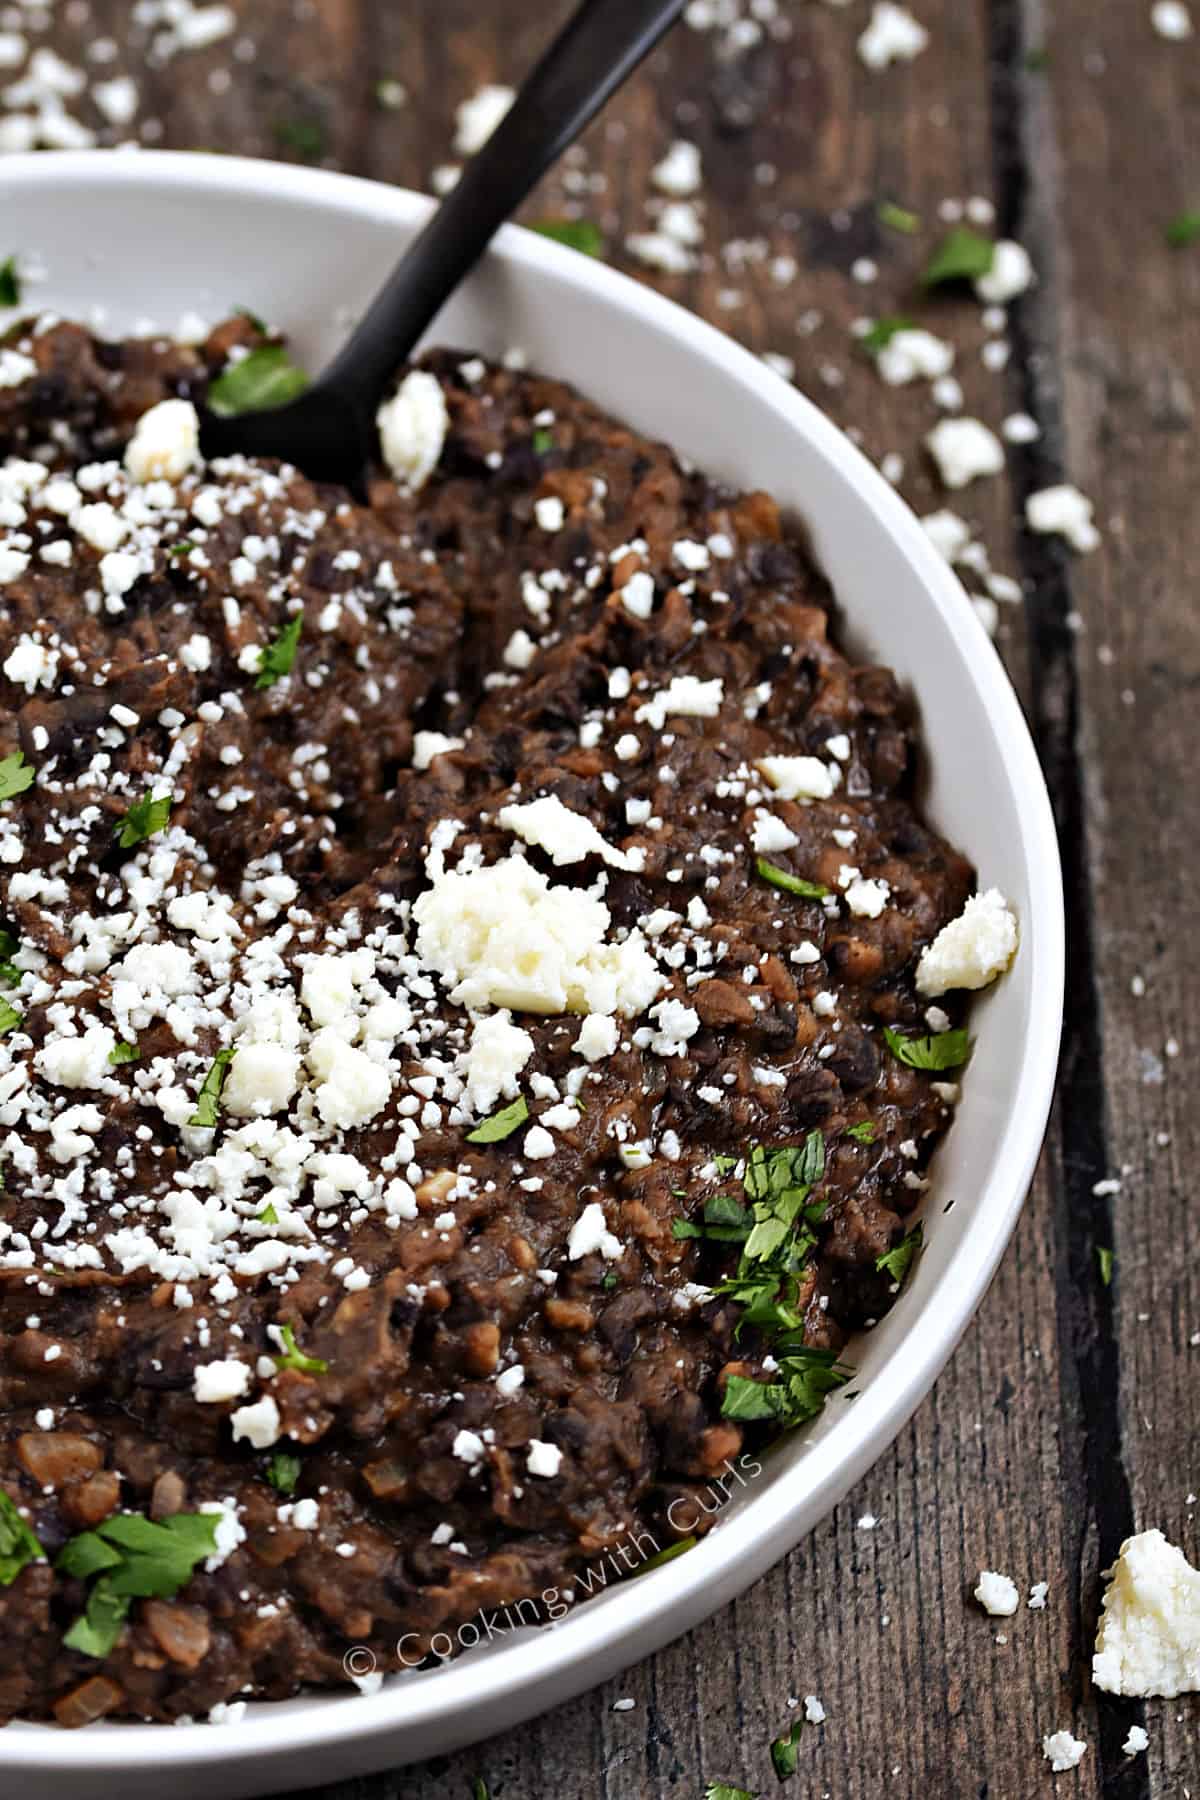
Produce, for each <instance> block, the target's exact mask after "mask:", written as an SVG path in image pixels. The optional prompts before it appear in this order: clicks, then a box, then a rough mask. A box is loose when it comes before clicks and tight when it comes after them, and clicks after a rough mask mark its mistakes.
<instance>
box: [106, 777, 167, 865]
mask: <svg viewBox="0 0 1200 1800" xmlns="http://www.w3.org/2000/svg"><path fill="white" fill-rule="evenodd" d="M170 817H171V796H170V794H153V793H151V791H150V790H149V788H147V790H146V792H145V793H144V794H143V795H142V797H141V799H140V800H135V801H134V803H133V805H132V806H131V807H130V808H129V811H128V812H127V813H126V814H125V817H124V818H123V819H119V820H118V821H117V823H116V824H115V825H114V826H113V835H114V836H115V837H116V839H117V841H118V842H119V844H120V846H121V848H122V850H132V849H133V846H134V845H135V844H141V843H144V842H145V840H146V839H147V838H152V837H154V836H155V835H156V834H157V833H158V832H160V831H163V830H165V829H166V824H167V821H168V819H169V818H170Z"/></svg>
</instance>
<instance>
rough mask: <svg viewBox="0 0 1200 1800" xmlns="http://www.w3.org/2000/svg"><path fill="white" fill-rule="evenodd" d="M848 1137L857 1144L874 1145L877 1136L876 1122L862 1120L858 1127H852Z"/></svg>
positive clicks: (847, 1134)
mask: <svg viewBox="0 0 1200 1800" xmlns="http://www.w3.org/2000/svg"><path fill="white" fill-rule="evenodd" d="M846 1136H847V1137H849V1138H853V1139H854V1141H855V1143H856V1144H873V1143H874V1142H875V1136H876V1132H875V1124H874V1121H873V1120H871V1119H860V1120H859V1122H858V1124H857V1125H851V1127H850V1129H849V1130H848V1131H847V1133H846Z"/></svg>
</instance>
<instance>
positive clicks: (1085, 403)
mask: <svg viewBox="0 0 1200 1800" xmlns="http://www.w3.org/2000/svg"><path fill="white" fill-rule="evenodd" d="M1025 11H1026V14H1027V18H1026V30H1027V33H1028V34H1029V35H1030V36H1031V37H1033V36H1034V34H1036V36H1037V41H1044V43H1045V45H1046V49H1047V57H1048V60H1047V68H1046V73H1045V75H1044V76H1042V77H1041V78H1039V79H1036V80H1031V82H1030V86H1031V87H1032V88H1033V89H1034V90H1035V92H1034V93H1033V94H1032V95H1031V97H1030V105H1029V108H1028V121H1029V130H1028V136H1027V140H1026V161H1027V165H1028V167H1029V169H1030V178H1031V187H1030V195H1029V201H1030V206H1029V217H1030V228H1031V230H1035V231H1036V232H1037V234H1038V236H1039V238H1040V239H1042V240H1044V241H1046V242H1047V244H1048V245H1049V243H1050V242H1051V240H1052V241H1053V243H1054V246H1055V250H1056V259H1057V265H1058V266H1057V272H1056V298H1057V305H1056V307H1055V309H1054V314H1053V316H1051V315H1050V314H1049V313H1048V312H1047V311H1046V310H1045V309H1042V310H1041V311H1040V312H1039V315H1038V317H1037V320H1036V325H1037V333H1038V336H1039V337H1040V338H1041V339H1042V340H1043V347H1044V348H1045V350H1046V351H1048V352H1053V351H1055V350H1056V351H1057V355H1056V356H1055V357H1054V358H1053V360H1051V357H1050V356H1049V355H1047V356H1046V357H1045V358H1042V359H1037V360H1035V362H1034V364H1033V368H1034V372H1035V381H1036V385H1037V387H1038V388H1039V390H1040V392H1041V395H1042V401H1043V405H1044V407H1045V410H1046V411H1047V413H1048V414H1049V415H1050V416H1051V418H1052V419H1053V418H1055V417H1057V420H1058V423H1059V425H1060V427H1061V430H1062V432H1063V433H1065V438H1066V442H1067V444H1068V445H1069V449H1070V467H1071V470H1072V475H1073V478H1074V479H1076V480H1077V481H1078V482H1079V485H1080V486H1081V487H1082V488H1083V489H1084V490H1085V491H1086V492H1087V493H1088V494H1089V495H1090V496H1091V498H1092V499H1093V500H1094V501H1095V503H1096V507H1097V518H1098V521H1099V522H1100V523H1101V525H1102V527H1103V529H1104V532H1105V545H1104V550H1103V553H1102V554H1097V555H1095V556H1093V557H1090V558H1088V559H1087V560H1086V561H1084V562H1081V563H1075V564H1072V565H1070V566H1069V567H1068V568H1066V570H1065V572H1064V573H1063V574H1061V575H1060V577H1059V579H1060V580H1062V581H1064V582H1065V585H1066V590H1067V592H1068V593H1069V595H1070V600H1071V604H1072V606H1073V608H1074V609H1075V610H1076V611H1077V613H1078V615H1079V620H1080V628H1079V631H1078V635H1077V638H1076V644H1075V652H1076V654H1075V668H1076V674H1075V681H1076V687H1077V694H1078V705H1079V724H1078V732H1079V741H1078V749H1079V761H1080V766H1081V769H1082V776H1083V780H1082V785H1081V790H1080V796H1079V799H1080V826H1081V835H1082V850H1083V853H1084V855H1085V856H1086V859H1087V868H1088V875H1089V881H1090V890H1091V913H1092V927H1091V946H1090V947H1091V955H1092V958H1093V962H1094V970H1095V979H1096V985H1097V990H1098V1003H1099V1011H1098V1015H1097V1028H1096V1048H1097V1052H1098V1054H1099V1056H1100V1058H1101V1059H1102V1063H1101V1066H1102V1070H1103V1082H1102V1085H1101V1081H1100V1078H1099V1074H1097V1075H1096V1077H1095V1078H1094V1080H1093V1083H1092V1086H1093V1090H1094V1097H1095V1101H1096V1103H1097V1107H1096V1110H1097V1114H1098V1117H1097V1119H1096V1125H1097V1128H1098V1129H1097V1133H1096V1135H1095V1137H1094V1138H1093V1143H1094V1144H1095V1145H1096V1146H1097V1147H1102V1148H1103V1149H1104V1150H1105V1152H1106V1161H1105V1166H1104V1167H1102V1168H1101V1167H1095V1166H1094V1167H1090V1168H1088V1169H1087V1170H1086V1172H1085V1173H1086V1177H1087V1178H1090V1179H1091V1180H1096V1179H1103V1178H1106V1177H1108V1178H1112V1177H1116V1178H1119V1179H1120V1180H1121V1182H1122V1187H1121V1191H1120V1193H1119V1194H1118V1195H1116V1196H1105V1195H1101V1196H1094V1195H1089V1194H1088V1192H1087V1185H1088V1183H1087V1180H1086V1179H1085V1180H1080V1181H1078V1182H1077V1189H1076V1192H1077V1201H1078V1204H1079V1205H1080V1206H1081V1207H1085V1208H1090V1213H1091V1216H1090V1219H1089V1221H1088V1233H1087V1235H1090V1236H1091V1238H1092V1239H1094V1242H1095V1243H1106V1244H1111V1245H1112V1246H1113V1247H1114V1249H1115V1252H1116V1280H1115V1286H1114V1289H1113V1292H1112V1295H1111V1302H1112V1310H1113V1316H1114V1322H1115V1326H1116V1331H1117V1334H1118V1341H1119V1345H1120V1386H1119V1397H1118V1394H1117V1393H1116V1392H1114V1391H1112V1389H1111V1387H1110V1388H1109V1389H1108V1391H1106V1392H1105V1393H1104V1394H1102V1395H1100V1396H1098V1397H1097V1398H1096V1401H1095V1406H1096V1409H1097V1410H1098V1411H1099V1410H1101V1409H1106V1410H1108V1411H1109V1412H1110V1413H1111V1414H1112V1417H1113V1419H1114V1421H1115V1425H1110V1431H1119V1442H1120V1447H1121V1450H1122V1452H1123V1457H1124V1461H1125V1464H1126V1467H1127V1468H1128V1470H1129V1476H1130V1487H1131V1493H1130V1513H1131V1515H1132V1519H1133V1521H1134V1522H1135V1523H1136V1526H1137V1528H1138V1529H1145V1528H1146V1527H1148V1526H1151V1525H1158V1526H1160V1527H1161V1528H1162V1529H1163V1530H1164V1531H1166V1532H1167V1534H1168V1535H1169V1536H1170V1537H1172V1538H1173V1539H1174V1541H1175V1542H1177V1543H1180V1544H1182V1545H1183V1546H1184V1547H1185V1548H1186V1549H1188V1550H1189V1552H1190V1553H1191V1554H1192V1556H1193V1557H1195V1555H1196V1552H1197V1548H1198V1544H1200V1538H1198V1535H1197V1529H1196V1515H1195V1493H1196V1490H1198V1489H1200V1436H1198V1431H1197V1407H1196V1398H1195V1396H1196V1367H1197V1362H1196V1359H1197V1356H1198V1354H1200V1338H1198V1337H1197V1333H1198V1332H1200V1270H1198V1258H1197V1248H1196V1238H1195V1233H1194V1229H1192V1228H1191V1227H1190V1224H1189V1220H1188V1217H1187V1213H1186V1211H1185V1209H1186V1208H1187V1206H1188V1198H1189V1197H1188V1194H1187V1192H1186V1189H1185V1187H1184V1179H1185V1171H1186V1170H1187V1169H1188V1168H1189V1167H1190V1166H1191V1163H1192V1161H1194V1158H1195V1155H1196V1151H1197V1142H1198V1128H1197V1118H1196V1111H1195V1107H1194V1106H1193V1105H1191V1104H1190V1099H1191V1096H1190V1093H1189V1091H1188V1088H1187V1085H1186V1078H1187V1071H1188V1069H1189V1067H1190V1066H1191V1063H1190V1061H1189V1059H1194V1057H1195V1055H1196V1051H1197V1045H1196V1037H1195V1023H1194V1021H1195V1018H1196V1009H1197V1002H1198V1000H1200V978H1198V976H1197V970H1196V965H1195V960H1194V958H1193V957H1191V956H1190V955H1189V954H1188V951H1187V941H1188V929H1189V918H1190V911H1191V909H1190V905H1189V900H1188V895H1189V893H1190V892H1191V891H1192V890H1193V889H1194V887H1195V884H1196V880H1197V876H1198V874H1200V868H1198V864H1200V856H1198V852H1197V847H1196V846H1197V839H1196V825H1197V822H1198V820H1200V810H1198V808H1197V802H1196V797H1195V786H1194V781H1195V766H1196V752H1195V718H1196V690H1197V687H1198V686H1200V633H1198V632H1197V628H1196V612H1195V605H1194V598H1193V584H1194V573H1193V571H1194V569H1195V567H1196V563H1197V557H1198V555H1200V524H1198V523H1197V517H1196V509H1195V506H1194V504H1193V501H1192V493H1191V490H1192V488H1193V486H1194V472H1195V459H1194V439H1193V436H1192V429H1193V425H1194V407H1195V398H1196V396H1195V385H1196V382H1197V379H1198V377H1200V338H1198V334H1197V331H1196V325H1195V318H1196V308H1197V301H1198V299H1200V262H1198V261H1197V258H1196V253H1195V251H1192V252H1191V253H1188V252H1186V251H1182V252H1181V251H1173V250H1171V249H1170V248H1169V247H1168V245H1167V243H1166V241H1165V235H1164V232H1165V226H1166V224H1167V222H1168V221H1169V220H1170V219H1171V218H1172V217H1173V216H1174V215H1175V214H1176V213H1178V212H1180V211H1182V210H1183V209H1184V208H1186V207H1189V206H1191V207H1194V206H1195V205H1196V200H1197V195H1198V194H1200V160H1198V158H1197V154H1196V132H1195V126H1196V121H1197V118H1198V117H1200V57H1198V56H1197V52H1196V49H1195V46H1194V44H1174V43H1169V42H1166V41H1164V40H1163V39H1162V38H1160V37H1158V36H1156V34H1155V33H1154V31H1153V29H1152V26H1151V22H1150V18H1149V8H1142V7H1137V8H1105V9H1103V10H1101V11H1098V12H1097V11H1093V10H1092V9H1090V8H1085V7H1081V6H1079V7H1077V6H1063V7H1060V8H1058V9H1056V13H1055V15H1054V16H1052V17H1051V18H1050V19H1049V20H1046V19H1044V18H1043V17H1042V15H1041V9H1039V8H1038V7H1036V6H1034V5H1028V6H1027V7H1026V9H1025ZM1038 90H1040V92H1039V91H1038ZM1151 122H1153V123H1151ZM1054 146H1057V147H1058V151H1057V154H1054V153H1053V147H1054ZM1083 146H1086V153H1085V154H1081V153H1080V149H1081V148H1082V147H1083ZM1055 333H1056V334H1057V344H1055V343H1054V341H1053V339H1054V334H1055ZM1055 369H1056V370H1057V371H1058V372H1059V374H1060V377H1061V393H1060V392H1059V391H1058V390H1057V382H1056V380H1054V378H1053V377H1052V374H1051V371H1052V370H1055ZM1039 371H1040V373H1039ZM1058 453H1059V450H1058V441H1057V434H1056V435H1055V436H1052V437H1051V439H1050V441H1049V444H1048V447H1047V459H1046V460H1045V461H1044V462H1042V461H1041V460H1040V459H1039V460H1038V461H1037V462H1036V463H1035V466H1034V468H1033V470H1032V471H1031V474H1032V476H1033V477H1034V478H1036V479H1038V480H1039V481H1040V480H1041V479H1043V478H1045V477H1046V476H1048V475H1053V474H1055V473H1056V472H1057V471H1056V469H1055V466H1054V461H1055V458H1056V457H1057V455H1058ZM1048 572H1049V574H1050V579H1051V580H1053V579H1054V571H1053V570H1050V571H1048ZM1143 984H1144V990H1145V991H1144V993H1141V992H1137V991H1135V989H1139V990H1140V989H1141V988H1142V986H1143ZM1172 1049H1174V1050H1175V1051H1176V1054H1172ZM1075 1273H1076V1275H1077V1276H1080V1275H1082V1274H1083V1271H1082V1270H1079V1269H1077V1270H1076V1271H1075ZM1118 1398H1119V1413H1118V1412H1117V1407H1118ZM1097 1510H1098V1521H1099V1526H1100V1530H1099V1540H1100V1541H1099V1543H1098V1545H1097V1546H1096V1549H1095V1553H1094V1554H1093V1555H1091V1556H1089V1558H1088V1563H1087V1566H1086V1568H1085V1571H1084V1581H1085V1604H1086V1611H1087V1618H1088V1622H1089V1624H1090V1622H1091V1619H1092V1617H1093V1616H1094V1607H1095V1604H1096V1598H1097V1592H1098V1587H1099V1581H1098V1575H1097V1571H1098V1569H1099V1568H1100V1567H1102V1566H1103V1565H1104V1564H1105V1563H1106V1561H1107V1560H1108V1559H1109V1557H1110V1556H1111V1555H1112V1553H1113V1552H1114V1551H1115V1549H1116V1548H1117V1545H1116V1542H1115V1541H1114V1539H1115V1537H1116V1536H1117V1535H1119V1533H1118V1532H1117V1530H1116V1521H1115V1520H1114V1521H1112V1528H1111V1529H1110V1530H1108V1531H1105V1529H1104V1526H1105V1523H1106V1521H1105V1515H1104V1507H1103V1496H1101V1504H1100V1505H1099V1507H1098V1509H1097ZM1129 1716H1132V1713H1131V1711H1130V1709H1128V1708H1114V1707H1112V1706H1111V1704H1108V1703H1106V1704H1105V1706H1104V1707H1103V1708H1102V1709H1101V1718H1102V1720H1106V1721H1107V1724H1106V1727H1105V1729H1104V1730H1103V1731H1102V1734H1101V1751H1102V1754H1103V1755H1104V1758H1105V1761H1106V1764H1107V1766H1108V1768H1109V1769H1110V1770H1114V1771H1115V1772H1116V1776H1117V1778H1118V1779H1120V1778H1121V1775H1122V1773H1123V1771H1122V1768H1121V1765H1122V1763H1123V1762H1124V1758H1123V1757H1122V1756H1121V1754H1120V1749H1119V1744H1120V1739H1121V1737H1122V1735H1123V1730H1124V1726H1125V1722H1126V1719H1127V1717H1129ZM1198 1718H1200V1715H1198V1713H1197V1704H1196V1701H1195V1700H1194V1699H1193V1700H1190V1701H1187V1700H1185V1701H1180V1702H1174V1703H1172V1702H1163V1701H1159V1702H1150V1703H1148V1704H1147V1706H1146V1708H1145V1723H1146V1726H1147V1728H1148V1730H1149V1732H1150V1737H1151V1747H1150V1751H1149V1765H1150V1771H1151V1779H1152V1784H1153V1785H1152V1791H1153V1792H1155V1793H1164V1794H1167V1793H1176V1792H1183V1791H1185V1786H1186V1784H1187V1783H1188V1782H1189V1781H1192V1782H1194V1780H1195V1777H1196V1772H1197V1751H1196V1733H1197V1724H1198ZM1113 1791H1116V1789H1115V1788H1114V1790H1113Z"/></svg>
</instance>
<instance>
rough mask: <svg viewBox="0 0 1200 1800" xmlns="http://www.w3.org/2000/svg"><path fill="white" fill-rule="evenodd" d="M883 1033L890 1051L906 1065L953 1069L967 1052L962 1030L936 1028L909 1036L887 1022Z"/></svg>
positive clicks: (969, 1041)
mask: <svg viewBox="0 0 1200 1800" xmlns="http://www.w3.org/2000/svg"><path fill="white" fill-rule="evenodd" d="M883 1035H884V1037H885V1038H886V1039H887V1047H888V1049H889V1050H890V1051H891V1053H892V1055H893V1056H895V1057H897V1058H899V1060H900V1061H901V1062H902V1063H907V1065H908V1067H909V1068H910V1069H935V1070H936V1069H957V1068H959V1067H961V1065H962V1064H963V1063H965V1062H966V1060H967V1058H968V1056H970V1054H971V1040H970V1038H969V1037H968V1036H967V1034H966V1032H965V1031H939V1032H938V1033H937V1034H936V1036H933V1037H923V1038H915V1037H911V1038H910V1037H904V1036H902V1034H901V1033H900V1032H898V1031H893V1030H892V1029H891V1027H890V1026H887V1027H885V1029H884V1033H883Z"/></svg>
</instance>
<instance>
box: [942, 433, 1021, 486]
mask: <svg viewBox="0 0 1200 1800" xmlns="http://www.w3.org/2000/svg"><path fill="white" fill-rule="evenodd" d="M925 447H926V449H927V450H928V451H929V454H930V455H931V456H932V458H933V460H934V462H935V463H936V464H937V470H938V474H939V475H940V476H941V478H942V481H943V483H944V484H945V486H946V487H948V488H964V487H967V486H969V484H970V483H971V482H972V481H977V480H978V479H979V477H980V476H982V475H999V473H1000V471H1001V470H1002V469H1003V467H1004V447H1003V445H1002V444H1001V442H1000V439H999V438H998V437H997V436H996V434H995V432H994V431H989V429H988V427H987V426H986V425H981V424H980V422H979V420H978V419H969V418H965V419H943V420H942V421H941V423H940V424H938V425H935V426H934V428H933V430H932V431H931V432H929V433H928V434H927V436H926V438H925Z"/></svg>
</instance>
